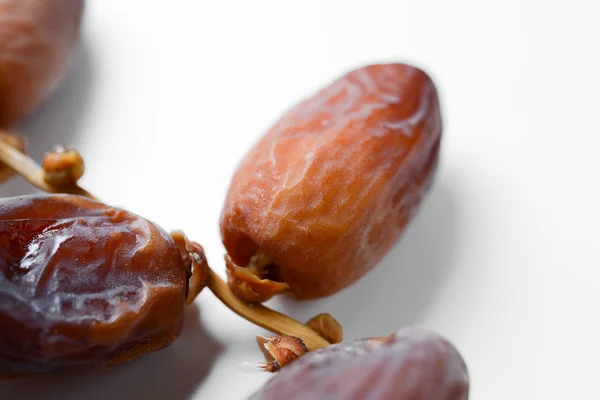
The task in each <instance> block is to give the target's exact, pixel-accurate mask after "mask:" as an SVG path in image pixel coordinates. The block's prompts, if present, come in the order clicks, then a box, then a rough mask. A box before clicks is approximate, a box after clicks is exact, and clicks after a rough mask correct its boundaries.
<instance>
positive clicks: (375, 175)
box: [221, 64, 442, 302]
mask: <svg viewBox="0 0 600 400" xmlns="http://www.w3.org/2000/svg"><path fill="white" fill-rule="evenodd" d="M441 133H442V122H441V116H440V108H439V102H438V96H437V92H436V89H435V86H434V84H433V82H432V80H431V79H430V78H429V77H428V76H427V75H426V74H425V73H424V72H423V71H421V70H419V69H416V68H414V67H411V66H408V65H405V64H381V65H371V66H367V67H363V68H360V69H357V70H355V71H352V72H350V73H348V74H346V75H345V76H343V77H341V78H340V79H338V80H336V81H335V82H333V83H332V84H331V85H329V86H328V87H326V88H324V89H323V90H321V91H320V92H318V93H317V94H316V95H315V96H313V97H312V98H309V99H308V100H306V101H304V102H301V103H300V104H298V105H297V106H296V107H294V108H292V109H291V110H290V111H288V112H287V113H286V114H285V115H284V116H283V117H282V118H281V119H280V120H279V122H278V123H277V124H275V126H274V127H273V128H272V129H271V130H270V131H269V132H268V133H267V134H266V135H265V136H264V137H263V138H262V139H260V141H259V142H258V143H257V144H256V145H255V146H254V148H253V149H252V150H251V151H250V152H249V154H247V156H246V158H245V159H244V160H243V161H242V163H241V164H240V165H239V167H238V169H237V171H236V173H235V175H234V177H233V180H232V182H231V186H230V188H229V193H228V195H227V198H226V201H225V204H224V207H223V211H222V215H221V236H222V240H223V243H224V245H225V248H226V250H227V253H228V256H227V260H228V276H229V282H230V285H231V286H232V289H234V292H236V294H238V295H239V296H241V297H242V298H244V299H245V300H247V301H254V302H256V301H258V302H260V301H264V300H266V299H268V298H269V297H270V295H272V294H275V293H277V292H283V291H291V293H292V294H293V295H294V296H295V297H296V298H299V299H310V298H318V297H324V296H328V295H331V294H333V293H335V292H337V291H339V290H341V289H343V288H345V287H347V286H349V285H351V284H352V283H353V282H355V281H357V280H358V279H360V278H361V277H362V276H364V275H365V274H366V273H367V272H368V271H369V270H370V269H372V268H373V267H374V266H375V265H376V264H377V263H378V262H379V261H380V260H381V258H382V257H383V256H384V255H385V254H386V253H387V252H388V251H389V250H390V248H391V247H392V246H393V244H394V243H395V242H396V240H397V239H398V237H399V236H400V234H401V233H402V231H403V230H404V229H405V227H406V225H407V223H408V222H409V221H410V219H411V216H412V215H413V214H414V212H415V211H416V209H417V207H418V206H419V204H420V202H421V199H422V198H423V196H424V194H425V193H426V191H427V189H428V187H429V186H430V184H431V182H432V177H433V175H434V171H435V167H436V165H437V160H438V153H439V146H440V138H441ZM248 272H250V274H249V273H248ZM270 281H275V282H279V283H281V284H280V285H272V284H269V282H270ZM253 289H255V290H254V291H253Z"/></svg>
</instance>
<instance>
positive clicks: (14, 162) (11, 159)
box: [0, 130, 97, 200]
mask: <svg viewBox="0 0 600 400" xmlns="http://www.w3.org/2000/svg"><path fill="white" fill-rule="evenodd" d="M0 133H7V132H4V131H2V130H0ZM0 159H1V160H2V162H3V163H4V164H6V165H8V166H9V167H10V168H12V169H13V170H14V171H15V172H17V173H18V174H19V175H21V176H23V178H25V179H27V180H28V181H29V183H31V184H32V185H33V186H35V187H37V188H39V189H42V190H43V191H45V192H49V193H69V194H77V195H80V196H85V197H88V198H90V199H93V200H97V199H96V197H94V196H93V195H92V194H91V193H89V192H88V191H87V190H85V189H82V188H80V187H79V186H77V185H75V186H73V187H71V188H65V189H59V188H56V187H54V186H51V185H49V184H48V183H46V181H45V180H44V170H43V169H42V168H40V166H39V165H38V163H36V162H35V161H34V160H32V159H31V158H30V157H28V156H27V155H25V154H23V153H21V152H20V151H19V150H17V149H15V148H14V147H12V146H11V145H10V144H8V143H6V142H5V141H4V140H2V139H0Z"/></svg>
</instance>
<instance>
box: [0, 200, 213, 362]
mask: <svg viewBox="0 0 600 400" xmlns="http://www.w3.org/2000/svg"><path fill="white" fill-rule="evenodd" d="M206 268H207V264H206V259H205V257H204V253H203V251H202V248H201V247H200V246H199V245H197V244H195V243H190V242H187V241H186V240H185V239H184V237H183V236H182V235H174V236H170V235H168V234H167V233H166V232H164V231H163V230H162V229H161V228H159V227H157V226H156V225H154V224H153V223H151V222H149V221H147V220H145V219H143V218H140V217H138V216H137V215H134V214H132V213H130V212H127V211H124V210H121V209H117V208H113V207H109V206H106V205H104V204H102V203H99V202H95V201H91V200H88V199H86V198H83V197H79V196H73V195H43V196H26V197H15V198H6V199H0V327H1V328H0V374H1V373H17V374H19V373H26V374H29V373H43V372H49V371H52V370H57V369H61V368H66V367H74V366H84V365H111V364H116V363H120V362H125V361H128V360H130V359H132V358H134V357H136V356H138V355H141V354H144V353H147V352H150V351H154V350H159V349H161V348H164V347H166V346H168V345H169V344H170V343H171V342H173V341H174V340H175V339H176V337H177V336H178V335H179V333H180V330H181V328H182V323H183V315H184V307H185V304H186V297H187V296H188V295H189V293H188V289H189V288H188V286H189V285H190V283H189V282H190V278H192V277H194V278H195V280H196V282H195V283H196V284H198V274H197V272H199V273H201V274H203V276H204V277H205V276H206V274H207V272H206V271H205V270H206ZM192 269H194V271H192ZM196 269H197V270H196ZM203 269H204V270H203ZM191 281H194V279H191Z"/></svg>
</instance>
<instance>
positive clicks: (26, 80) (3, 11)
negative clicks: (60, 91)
mask: <svg viewBox="0 0 600 400" xmlns="http://www.w3.org/2000/svg"><path fill="white" fill-rule="evenodd" d="M83 8H84V1H83V0H0V127H7V126H9V125H11V124H12V123H13V122H15V121H16V120H18V119H19V118H21V117H22V116H24V115H25V114H27V113H29V112H30V111H32V109H33V108H34V107H35V106H36V105H37V104H38V103H39V102H40V101H42V100H43V98H44V97H45V96H46V95H47V94H48V93H49V92H50V91H51V90H52V88H53V87H55V86H56V85H57V84H58V83H59V81H60V79H61V78H62V76H63V74H64V72H65V69H66V67H67V65H68V62H69V60H70V58H71V55H72V53H73V50H74V48H75V47H76V44H77V42H78V41H79V31H80V25H81V20H82V14H83Z"/></svg>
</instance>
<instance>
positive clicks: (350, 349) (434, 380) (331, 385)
mask: <svg viewBox="0 0 600 400" xmlns="http://www.w3.org/2000/svg"><path fill="white" fill-rule="evenodd" d="M468 397H469V376H468V372H467V367H466V365H465V362H464V360H463V358H462V357H461V356H460V354H459V353H458V352H457V350H456V349H455V348H454V347H453V346H452V345H451V344H450V343H449V342H448V341H447V340H445V339H444V338H442V337H440V336H439V335H437V334H434V333H431V332H428V331H426V330H423V329H420V328H406V329H402V330H400V331H398V332H397V333H395V334H393V335H391V336H389V337H388V338H381V339H361V340H353V341H349V342H343V343H340V344H336V345H332V346H329V347H325V348H322V349H320V350H316V351H313V352H310V353H308V354H307V355H305V356H303V357H301V358H299V359H298V360H296V361H294V363H292V364H291V365H289V366H286V367H285V368H283V369H282V370H281V372H279V373H278V375H277V376H275V377H274V378H272V379H271V380H270V381H269V382H267V384H266V385H265V386H264V387H263V388H262V389H261V390H260V391H258V392H257V393H256V394H254V395H253V396H252V397H251V398H250V400H279V399H286V400H305V399H306V400H309V399H311V400H312V399H319V400H342V399H343V400H364V399H369V400H467V399H468Z"/></svg>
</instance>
